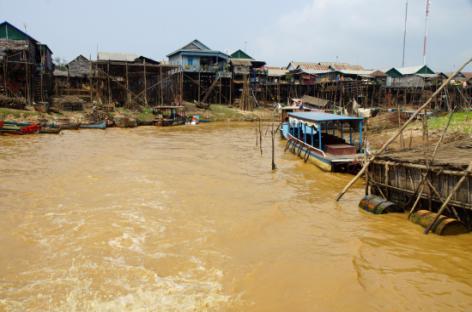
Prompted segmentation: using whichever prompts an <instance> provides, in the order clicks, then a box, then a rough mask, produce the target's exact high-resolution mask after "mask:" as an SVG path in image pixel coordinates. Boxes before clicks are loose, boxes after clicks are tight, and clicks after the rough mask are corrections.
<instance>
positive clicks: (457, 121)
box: [428, 112, 472, 134]
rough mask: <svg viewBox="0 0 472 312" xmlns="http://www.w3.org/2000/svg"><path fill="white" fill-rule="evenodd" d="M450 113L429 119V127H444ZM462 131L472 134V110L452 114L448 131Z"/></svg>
mask: <svg viewBox="0 0 472 312" xmlns="http://www.w3.org/2000/svg"><path fill="white" fill-rule="evenodd" d="M448 119H449V115H447V114H446V115H443V116H435V117H431V118H429V119H428V128H429V129H432V130H438V129H444V127H445V126H446V125H447V121H448ZM449 131H451V132H462V133H466V134H472V112H457V113H454V115H453V116H452V120H451V124H450V125H449V128H448V132H449Z"/></svg>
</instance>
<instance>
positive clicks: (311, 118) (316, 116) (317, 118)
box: [288, 112, 364, 123]
mask: <svg viewBox="0 0 472 312" xmlns="http://www.w3.org/2000/svg"><path fill="white" fill-rule="evenodd" d="M288 116H289V117H292V118H296V119H298V120H302V121H307V122H313V123H319V122H324V121H363V120H364V118H363V117H354V116H343V115H335V114H329V113H323V112H294V113H288Z"/></svg>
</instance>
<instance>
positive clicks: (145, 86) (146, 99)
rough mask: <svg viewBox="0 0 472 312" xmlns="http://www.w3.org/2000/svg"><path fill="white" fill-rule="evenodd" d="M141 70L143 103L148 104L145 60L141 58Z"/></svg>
mask: <svg viewBox="0 0 472 312" xmlns="http://www.w3.org/2000/svg"><path fill="white" fill-rule="evenodd" d="M143 72H144V104H145V105H146V106H148V97H147V75H146V60H145V59H143Z"/></svg>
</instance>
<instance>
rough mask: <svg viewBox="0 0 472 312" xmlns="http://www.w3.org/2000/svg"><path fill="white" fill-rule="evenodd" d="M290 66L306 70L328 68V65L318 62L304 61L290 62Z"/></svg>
mask: <svg viewBox="0 0 472 312" xmlns="http://www.w3.org/2000/svg"><path fill="white" fill-rule="evenodd" d="M290 64H291V65H292V67H294V68H295V69H301V70H303V71H306V70H328V69H329V66H325V65H320V64H319V63H306V62H291V63H290Z"/></svg>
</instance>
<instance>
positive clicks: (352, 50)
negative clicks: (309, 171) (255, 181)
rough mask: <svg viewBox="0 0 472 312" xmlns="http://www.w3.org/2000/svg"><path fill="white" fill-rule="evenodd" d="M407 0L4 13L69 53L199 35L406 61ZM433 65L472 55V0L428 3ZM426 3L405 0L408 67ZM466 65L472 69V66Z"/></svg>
mask: <svg viewBox="0 0 472 312" xmlns="http://www.w3.org/2000/svg"><path fill="white" fill-rule="evenodd" d="M405 1H406V0H290V1H289V0H285V1H284V0H252V1H251V0H239V1H236V2H235V1H226V0H198V1H196V0H167V1H144V0H143V1H139V0H134V1H130V0H128V1H119V0H115V1H111V0H109V1H107V0H105V1H98V0H82V1H59V0H36V1H35V0H29V1H28V0H0V20H7V21H9V22H11V23H13V24H14V25H16V26H17V27H19V28H21V29H23V30H24V28H25V27H26V29H27V32H28V33H29V34H30V35H31V36H33V37H34V38H36V39H37V40H39V41H41V42H44V43H46V44H48V45H49V46H50V48H51V49H52V50H53V52H54V55H55V56H60V57H62V58H65V59H67V60H71V59H73V58H74V57H75V56H77V55H78V54H84V55H85V56H87V57H88V56H89V55H92V57H95V55H96V51H97V47H98V50H100V51H113V52H130V53H136V54H140V55H145V56H148V57H151V58H155V59H158V60H160V59H163V58H165V55H166V54H168V53H170V52H172V51H174V50H176V49H178V48H180V47H181V46H183V45H184V44H186V43H187V42H189V41H191V40H193V39H195V38H198V39H200V40H201V41H202V42H203V43H205V44H207V45H208V46H210V48H212V49H217V50H221V51H223V52H227V53H229V52H233V51H234V50H236V49H239V48H243V49H244V47H245V46H247V51H248V52H249V54H251V55H252V56H253V57H254V58H257V59H260V60H264V61H266V62H267V63H268V64H269V65H275V66H284V65H287V63H288V62H289V61H291V60H298V61H307V62H320V61H336V60H338V61H340V62H350V63H356V64H361V65H363V66H364V67H366V68H377V69H385V68H390V67H392V66H399V65H401V54H402V38H403V19H404V10H405ZM431 2H432V3H431V13H430V21H429V45H428V57H427V63H428V64H429V65H430V66H431V67H432V68H433V69H434V70H438V71H449V70H452V69H454V68H455V67H456V68H457V67H458V66H460V65H461V64H462V63H463V62H464V61H465V60H466V59H467V58H468V57H471V56H472V34H471V30H470V29H471V28H472V27H471V26H472V0H431ZM424 11H425V0H409V13H408V15H409V17H408V18H409V19H408V35H407V49H406V65H418V64H422V62H423V58H422V45H423V33H424ZM468 70H471V67H470V66H469V68H468Z"/></svg>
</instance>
